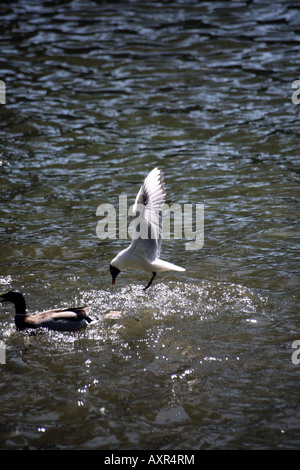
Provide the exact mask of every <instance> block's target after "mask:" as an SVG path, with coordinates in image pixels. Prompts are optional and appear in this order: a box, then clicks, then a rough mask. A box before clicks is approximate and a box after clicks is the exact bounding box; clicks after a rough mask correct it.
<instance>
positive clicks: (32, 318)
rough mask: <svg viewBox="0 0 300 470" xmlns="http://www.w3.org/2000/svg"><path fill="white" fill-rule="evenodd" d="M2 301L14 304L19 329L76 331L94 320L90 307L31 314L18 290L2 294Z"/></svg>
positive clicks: (0, 295) (0, 300)
mask: <svg viewBox="0 0 300 470" xmlns="http://www.w3.org/2000/svg"><path fill="white" fill-rule="evenodd" d="M0 302H11V303H13V304H14V306H15V311H16V312H15V324H16V327H17V329H18V330H25V329H27V328H34V329H36V328H48V329H49V330H54V331H76V330H79V329H80V328H83V327H85V326H86V325H87V324H88V323H90V322H91V321H92V320H91V318H90V317H88V315H87V314H88V312H89V308H88V307H74V308H73V307H71V308H56V309H52V310H45V311H43V312H40V313H37V314H35V315H29V314H27V313H26V303H25V299H24V296H23V294H21V293H20V292H17V291H10V292H7V293H6V294H0Z"/></svg>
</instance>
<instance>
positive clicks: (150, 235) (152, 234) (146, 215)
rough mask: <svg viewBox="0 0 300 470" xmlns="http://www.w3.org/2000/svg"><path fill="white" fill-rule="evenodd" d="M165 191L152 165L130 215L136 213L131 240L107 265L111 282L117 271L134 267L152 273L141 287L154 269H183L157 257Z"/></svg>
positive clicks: (154, 273)
mask: <svg viewBox="0 0 300 470" xmlns="http://www.w3.org/2000/svg"><path fill="white" fill-rule="evenodd" d="M165 198H166V192H165V186H164V180H163V174H162V171H161V170H160V169H159V168H154V169H153V170H152V171H151V172H150V173H149V174H148V176H147V177H146V178H145V180H144V182H143V184H142V186H141V188H140V190H139V192H138V194H137V196H136V199H135V203H134V206H133V215H134V216H137V217H136V219H134V221H133V222H138V223H136V225H135V227H136V229H137V228H139V231H137V230H136V233H134V234H133V237H132V242H131V244H130V245H129V246H128V247H127V248H125V250H122V251H120V253H118V255H117V256H116V257H115V258H114V259H113V260H112V261H111V263H110V266H109V269H110V273H111V275H112V285H113V286H114V285H115V279H116V277H117V275H118V274H119V273H120V272H121V271H126V270H128V269H135V270H140V271H146V272H151V273H152V277H151V279H150V281H149V282H148V284H147V285H146V287H144V290H146V289H148V288H149V287H150V286H151V284H152V282H153V279H154V278H155V276H156V273H158V272H162V271H185V269H184V268H181V267H180V266H176V265H175V264H173V263H169V262H168V261H163V260H162V259H160V257H159V256H160V248H161V240H162V208H163V205H164V202H165Z"/></svg>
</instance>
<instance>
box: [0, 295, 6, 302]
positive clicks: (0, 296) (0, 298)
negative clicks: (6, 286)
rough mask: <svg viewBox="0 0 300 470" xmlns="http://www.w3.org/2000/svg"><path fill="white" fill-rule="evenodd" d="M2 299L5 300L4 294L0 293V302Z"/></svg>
mask: <svg viewBox="0 0 300 470" xmlns="http://www.w3.org/2000/svg"><path fill="white" fill-rule="evenodd" d="M4 301H5V298H4V294H0V302H4Z"/></svg>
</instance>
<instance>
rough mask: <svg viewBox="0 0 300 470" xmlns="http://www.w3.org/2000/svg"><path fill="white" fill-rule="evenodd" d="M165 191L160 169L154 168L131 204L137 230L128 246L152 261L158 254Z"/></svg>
mask: <svg viewBox="0 0 300 470" xmlns="http://www.w3.org/2000/svg"><path fill="white" fill-rule="evenodd" d="M165 197H166V192H165V186H164V180H163V174H162V171H161V170H160V169H159V168H154V170H152V171H151V172H150V173H149V174H148V176H147V177H146V178H145V180H144V182H143V184H142V186H141V188H140V190H139V192H138V194H137V197H136V199H135V203H134V206H133V215H136V216H137V218H136V219H135V221H136V223H137V225H136V228H138V229H139V230H138V231H136V233H133V240H132V243H131V246H130V248H131V249H132V250H135V251H136V252H139V254H140V255H142V256H143V257H145V258H146V259H147V260H148V261H150V262H152V261H154V260H155V259H156V258H158V257H159V255H160V247H161V239H162V208H163V205H164V202H165Z"/></svg>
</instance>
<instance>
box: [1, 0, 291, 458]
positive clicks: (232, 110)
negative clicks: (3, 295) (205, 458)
mask: <svg viewBox="0 0 300 470" xmlns="http://www.w3.org/2000/svg"><path fill="white" fill-rule="evenodd" d="M0 13H1V18H0V19H1V37H0V45H1V56H0V72H1V76H0V79H1V80H3V81H4V83H5V89H6V104H1V105H0V113H1V120H0V140H1V149H0V151H1V156H0V160H1V167H0V174H1V187H0V190H1V196H0V197H1V211H0V219H1V226H0V234H1V251H0V260H1V272H0V289H1V291H8V290H10V289H17V290H20V291H22V292H23V293H24V294H25V296H26V300H27V306H28V310H29V311H30V312H32V313H35V312H37V311H40V310H43V309H47V308H50V307H59V306H67V305H70V304H72V305H76V306H79V305H82V304H87V305H89V306H90V307H91V316H92V317H93V318H94V320H95V321H94V322H93V323H91V324H90V325H89V326H88V327H87V328H86V329H85V330H84V331H80V332H77V333H56V332H48V331H45V330H44V331H36V332H34V334H32V333H30V332H28V331H26V332H21V333H20V332H17V331H16V329H15V326H14V320H13V307H12V306H11V305H9V304H4V306H2V308H1V309H0V325H1V331H0V340H1V341H2V343H1V344H2V348H3V347H4V348H5V352H6V363H5V364H1V365H0V377H1V380H0V395H1V413H0V446H1V448H2V449H111V450H113V449H161V450H170V449H182V450H184V449H185V450H187V449H193V450H197V449H296V448H299V443H300V409H299V404H300V403H299V402H300V400H299V375H300V364H296V363H293V361H292V354H293V352H295V350H293V349H292V343H293V342H294V341H296V340H300V332H299V326H300V321H299V235H300V230H299V196H300V194H299V170H300V166H299V160H300V159H299V153H300V139H299V137H300V135H299V111H300V105H298V104H294V103H293V102H292V99H291V98H292V93H293V91H295V90H293V89H292V83H293V81H294V80H297V79H300V77H299V70H300V68H299V65H300V64H299V62H300V61H299V46H300V9H299V6H298V5H297V2H292V1H277V2H272V3H269V2H267V3H263V2H258V3H256V2H244V1H242V0H241V1H236V2H218V1H214V2H212V1H207V2H180V1H171V2H139V1H133V2H100V1H98V2H97V1H94V2H92V1H73V2H70V1H64V2H50V1H47V2H46V1H45V2H44V1H42V2H34V1H29V2H28V1H18V2H16V1H15V2H9V3H8V4H7V5H6V6H4V5H1V7H0ZM154 166H159V167H161V168H162V169H163V171H164V175H165V183H166V190H167V203H168V204H170V205H171V204H173V203H177V204H181V205H183V204H193V205H195V204H204V207H205V209H204V214H205V239H204V246H203V248H202V249H201V250H194V251H191V250H186V249H185V242H186V240H185V239H183V240H179V239H174V237H171V239H170V240H165V241H164V242H163V248H162V258H163V259H166V260H168V261H173V262H175V263H176V264H179V265H180V266H184V267H185V268H186V271H185V272H184V273H172V272H170V273H163V274H159V275H158V276H157V278H156V280H155V283H154V284H153V286H152V288H151V289H149V290H148V291H147V292H144V291H143V289H142V288H143V286H144V285H145V284H146V283H147V282H148V280H149V276H147V275H146V274H143V273H138V272H128V273H121V274H120V275H119V276H118V278H117V283H116V286H115V288H113V287H112V286H111V279H110V275H109V271H108V266H109V262H110V260H111V259H112V258H113V257H114V256H115V254H116V253H117V252H118V251H119V250H120V249H122V248H124V247H125V246H127V244H128V243H129V239H128V240H120V239H115V240H101V239H99V238H98V237H97V235H96V226H97V223H98V222H99V217H98V216H97V215H96V210H97V207H98V206H99V205H100V204H103V203H110V204H113V205H115V206H116V207H117V206H118V202H119V199H118V197H119V195H126V196H127V197H128V203H129V204H132V203H133V202H134V198H135V195H136V193H137V191H138V189H139V187H140V184H141V182H142V180H143V178H144V176H145V175H146V174H147V172H148V171H150V170H151V169H152V168H154ZM111 310H118V311H120V312H121V313H120V314H119V315H118V316H115V317H109V316H107V313H109V312H110V311H111ZM3 345H4V346H3ZM296 357H297V356H296ZM294 362H295V361H294ZM296 362H297V361H296Z"/></svg>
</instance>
